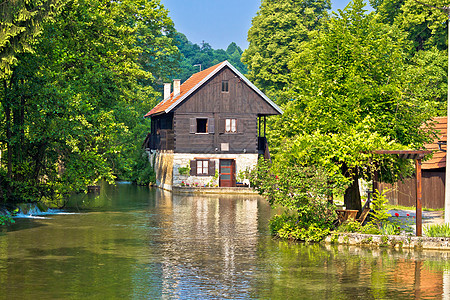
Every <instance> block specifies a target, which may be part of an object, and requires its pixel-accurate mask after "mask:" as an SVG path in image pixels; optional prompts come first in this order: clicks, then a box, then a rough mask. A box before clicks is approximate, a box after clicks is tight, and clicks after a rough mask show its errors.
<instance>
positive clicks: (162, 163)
mask: <svg viewBox="0 0 450 300" xmlns="http://www.w3.org/2000/svg"><path fill="white" fill-rule="evenodd" d="M197 158H202V159H209V160H213V161H214V162H215V165H216V174H218V172H219V160H220V159H234V160H236V176H237V175H238V174H239V172H244V171H245V170H247V169H250V168H253V167H254V166H255V165H256V163H257V162H258V154H252V153H251V154H250V153H244V154H193V153H173V152H172V151H162V152H160V151H157V152H153V153H149V160H150V163H151V164H152V165H153V163H154V166H153V167H154V169H155V173H156V186H158V187H160V188H162V189H166V190H172V187H173V186H182V185H183V184H182V182H184V183H185V184H186V183H187V184H189V186H212V187H214V186H218V185H219V178H218V177H217V176H190V175H182V174H180V172H179V168H181V167H186V166H189V162H190V161H191V160H193V159H197Z"/></svg>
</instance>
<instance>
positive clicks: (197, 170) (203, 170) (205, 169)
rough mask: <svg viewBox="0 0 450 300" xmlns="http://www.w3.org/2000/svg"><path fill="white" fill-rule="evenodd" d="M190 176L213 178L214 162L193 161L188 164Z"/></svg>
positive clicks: (205, 160)
mask: <svg viewBox="0 0 450 300" xmlns="http://www.w3.org/2000/svg"><path fill="white" fill-rule="evenodd" d="M189 165H190V168H191V171H190V173H189V175H191V176H214V174H215V173H216V162H215V161H214V160H209V159H204V158H202V159H193V160H191V161H190V163H189Z"/></svg>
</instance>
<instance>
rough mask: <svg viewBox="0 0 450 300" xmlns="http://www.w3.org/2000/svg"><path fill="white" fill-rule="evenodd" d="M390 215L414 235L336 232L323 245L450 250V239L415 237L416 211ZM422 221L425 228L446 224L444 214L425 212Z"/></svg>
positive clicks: (400, 211)
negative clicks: (407, 226) (409, 227)
mask: <svg viewBox="0 0 450 300" xmlns="http://www.w3.org/2000/svg"><path fill="white" fill-rule="evenodd" d="M389 214H390V215H391V216H392V217H391V218H397V219H399V221H400V222H401V223H403V224H409V226H411V228H412V233H411V234H409V235H372V234H361V233H343V232H335V233H332V234H331V235H329V236H327V237H326V238H325V240H324V241H323V243H325V244H342V245H353V246H372V247H390V248H399V249H400V248H401V249H418V250H446V251H447V250H450V238H443V237H427V236H422V237H417V236H415V234H416V227H415V220H416V212H415V210H405V209H392V210H390V211H389ZM422 221H423V228H425V227H426V226H430V225H442V224H444V212H443V211H423V212H422Z"/></svg>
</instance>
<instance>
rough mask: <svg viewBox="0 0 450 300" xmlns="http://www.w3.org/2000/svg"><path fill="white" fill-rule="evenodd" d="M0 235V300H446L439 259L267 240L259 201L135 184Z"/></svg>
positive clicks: (446, 279) (447, 279)
mask: <svg viewBox="0 0 450 300" xmlns="http://www.w3.org/2000/svg"><path fill="white" fill-rule="evenodd" d="M68 212H70V213H65V214H56V215H51V216H49V215H47V216H45V217H43V218H23V219H17V220H16V223H15V224H13V225H10V226H8V227H3V228H0V299H117V298H121V299H317V300H318V299H441V298H442V299H450V296H449V294H450V290H449V288H450V272H449V271H450V263H449V261H448V259H447V257H448V256H449V254H448V253H446V252H437V251H421V252H416V251H400V250H399V251H396V250H394V249H387V248H379V249H378V248H377V249H370V248H359V247H348V246H325V245H319V244H313V245H306V244H302V243H289V242H284V241H280V240H276V239H273V238H272V237H271V236H270V234H269V232H268V228H267V222H268V219H269V218H270V215H271V213H272V211H271V209H270V207H269V205H268V204H267V202H266V201H265V200H264V199H262V198H259V197H256V196H231V195H228V196H227V195H215V196H182V195H172V194H171V193H169V192H165V191H161V190H158V189H149V188H146V187H136V186H134V185H131V184H124V183H121V184H117V185H116V186H115V187H112V186H104V187H102V190H101V192H100V194H99V195H93V194H88V195H78V196H77V197H74V198H73V199H72V200H71V202H70V209H69V210H68Z"/></svg>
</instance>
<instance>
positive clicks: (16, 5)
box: [0, 0, 60, 79]
mask: <svg viewBox="0 0 450 300" xmlns="http://www.w3.org/2000/svg"><path fill="white" fill-rule="evenodd" d="M59 5H60V1H59V0H28V1H25V0H6V1H3V2H2V3H0V79H3V78H6V77H7V76H9V75H11V72H12V71H11V67H12V66H13V65H14V64H15V63H17V54H19V53H24V52H27V51H28V52H29V51H33V48H32V43H33V40H34V39H35V38H36V37H37V36H38V35H39V34H40V33H41V29H42V23H43V21H44V20H45V19H46V18H47V17H48V16H49V14H51V13H53V12H55V11H56V10H57V9H58V7H59Z"/></svg>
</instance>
